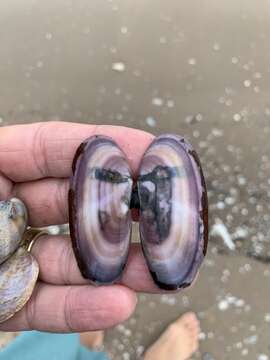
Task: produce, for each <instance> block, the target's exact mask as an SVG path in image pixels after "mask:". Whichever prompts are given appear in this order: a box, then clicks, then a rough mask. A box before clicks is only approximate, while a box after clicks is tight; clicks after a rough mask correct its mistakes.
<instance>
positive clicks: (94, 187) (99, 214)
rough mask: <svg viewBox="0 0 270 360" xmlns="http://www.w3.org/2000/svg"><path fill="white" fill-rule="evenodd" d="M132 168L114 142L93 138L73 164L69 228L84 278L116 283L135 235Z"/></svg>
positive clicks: (103, 138) (87, 142) (98, 137)
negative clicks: (133, 230)
mask: <svg viewBox="0 0 270 360" xmlns="http://www.w3.org/2000/svg"><path fill="white" fill-rule="evenodd" d="M131 192H132V180H131V175H130V168H129V165H128V163H127V160H126V158H125V155H124V154H123V152H122V151H121V150H120V149H119V147H118V146H117V145H116V143H115V142H114V141H113V140H112V139H110V138H108V137H105V136H93V137H91V138H89V139H88V140H86V141H85V142H84V143H82V144H81V146H80V147H79V149H78V150H77V153H76V155H75V158H74V162H73V176H72V177H71V184H70V191H69V216H70V232H71V238H72V243H73V248H74V251H75V255H76V259H77V262H78V265H79V268H80V270H81V273H82V275H83V276H84V277H85V278H88V279H90V280H92V281H93V282H95V283H100V284H105V283H112V282H113V281H115V280H116V279H117V278H118V277H119V276H120V274H121V272H122V270H123V267H124V266H125V263H126V260H127V255H128V248H129V243H130V235H131V223H132V222H131V214H130V210H129V204H130V198H131Z"/></svg>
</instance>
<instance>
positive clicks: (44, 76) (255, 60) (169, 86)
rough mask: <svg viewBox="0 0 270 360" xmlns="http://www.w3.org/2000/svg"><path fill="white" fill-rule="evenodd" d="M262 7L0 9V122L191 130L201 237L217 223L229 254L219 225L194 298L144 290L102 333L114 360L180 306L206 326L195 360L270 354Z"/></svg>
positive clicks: (30, 1) (34, 4) (266, 27)
mask: <svg viewBox="0 0 270 360" xmlns="http://www.w3.org/2000/svg"><path fill="white" fill-rule="evenodd" d="M269 6H270V3H269V1H267V0H262V1H260V2H259V3H258V2H255V1H253V0H245V1H244V0H237V1H233V0H227V1H223V2H216V1H213V0H206V1H204V2H201V1H198V0H197V1H195V0H191V1H181V2H179V1H176V0H172V1H170V2H168V1H166V2H165V1H161V0H155V1H154V0H152V1H147V2H144V1H142V0H138V1H136V2H134V1H131V0H126V1H115V0H112V1H105V0H104V1H103V0H99V1H98V0H94V1H91V2H88V1H86V0H82V1H80V2H75V1H70V0H69V1H64V0H58V1H52V0H49V1H46V2H38V1H35V0H25V1H24V2H21V1H19V0H11V1H9V2H1V3H0V26H1V32H0V44H1V46H0V59H1V60H0V83H1V86H0V122H1V124H2V125H7V124H12V123H22V122H33V121H47V120H67V121H77V122H91V123H99V124H101V123H105V124H118V125H125V126H131V127H136V128H140V129H145V130H148V131H151V132H153V133H155V134H160V133H163V132H176V133H180V134H182V135H185V136H187V137H188V138H189V139H190V141H191V142H192V143H193V145H194V147H195V148H196V149H197V151H198V153H199V155H200V157H201V159H202V163H203V167H204V169H205V175H206V180H207V185H208V189H209V201H210V230H213V229H215V230H216V229H217V228H216V227H215V224H216V223H222V224H223V225H224V226H223V225H222V226H223V230H224V229H226V230H227V231H228V233H229V239H230V240H231V241H232V242H233V248H234V250H230V247H231V248H232V246H230V244H231V243H229V244H228V242H227V245H226V244H225V243H224V231H223V232H222V231H221V232H220V233H219V235H215V236H214V235H213V236H211V237H210V247H209V251H208V256H207V259H206V261H205V264H204V267H203V269H202V272H201V276H200V277H199V279H198V281H197V283H196V285H195V286H194V287H193V288H192V289H191V290H187V291H184V292H182V293H180V294H177V295H176V294H173V295H170V296H169V295H162V296H156V295H144V294H142V295H140V301H139V305H138V307H137V310H136V313H135V314H134V316H133V317H132V318H131V319H130V320H129V321H128V322H127V323H125V324H123V325H121V326H118V327H117V328H116V329H113V330H111V331H109V332H108V333H107V338H106V348H107V350H108V351H109V352H110V353H111V354H112V358H113V359H124V360H128V359H136V358H137V357H138V354H139V353H140V352H141V351H143V349H144V348H145V347H146V346H147V345H149V344H150V343H151V341H152V340H153V339H155V338H156V337H157V336H158V334H159V333H160V332H161V331H162V329H163V328H164V327H165V326H166V325H167V324H168V323H169V322H170V321H171V320H172V319H174V318H176V317H177V316H178V315H179V314H181V313H183V312H185V311H186V310H189V309H192V310H194V311H196V312H197V314H198V316H199V317H200V319H201V322H202V331H203V332H202V334H201V349H200V353H199V354H197V355H196V356H194V359H195V358H196V359H203V360H213V359H218V360H225V359H229V360H238V359H241V358H242V357H243V358H244V359H250V360H254V359H256V360H257V359H258V360H267V359H268V358H270V355H269V353H270V350H269V334H270V307H269V301H268V298H269V295H270V267H269V264H268V263H269V259H270V236H269V229H270V227H269V220H270V216H269V197H270V182H269V180H268V179H269V174H270V169H269V167H270V165H269V154H270V142H269V135H270V97H269V95H270V94H269V89H270V65H269V64H270V61H269V60H270V49H269V38H270V23H269V16H270V15H269ZM212 232H213V231H212ZM214 233H216V234H217V230H216V231H214ZM136 353H137V355H136ZM263 355H265V356H263Z"/></svg>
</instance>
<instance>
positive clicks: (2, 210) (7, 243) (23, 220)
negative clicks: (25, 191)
mask: <svg viewBox="0 0 270 360" xmlns="http://www.w3.org/2000/svg"><path fill="white" fill-rule="evenodd" d="M26 226H27V210H26V207H25V205H24V204H23V202H22V201H20V200H19V199H15V198H13V199H11V200H8V201H0V264H1V263H2V262H3V261H5V260H6V259H7V258H8V257H9V256H11V255H12V254H13V253H14V251H15V250H16V249H17V248H18V246H19V245H20V242H21V239H22V235H23V233H24V231H25V229H26Z"/></svg>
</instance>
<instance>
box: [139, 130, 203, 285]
mask: <svg viewBox="0 0 270 360" xmlns="http://www.w3.org/2000/svg"><path fill="white" fill-rule="evenodd" d="M138 192H139V198H140V235H141V241H142V248H143V252H144V254H145V257H146V261H147V264H148V267H149V269H150V272H151V274H152V276H153V279H154V281H155V282H156V283H157V284H158V286H159V287H161V288H164V289H177V288H183V287H186V286H188V285H190V283H191V282H192V281H193V280H194V278H195V276H196V274H197V272H198V270H199V267H200V265H201V263H202V260H203V257H204V256H205V254H206V248H207V239H208V209H207V192H206V186H205V181H204V177H203V173H202V169H201V165H200V162H199V159H198V156H197V154H196V152H195V151H194V150H193V149H192V147H191V145H190V144H189V143H188V142H186V141H185V140H184V139H183V138H182V137H180V136H177V135H161V136H159V137H158V138H156V139H155V140H154V141H153V142H152V144H151V145H150V146H149V148H148V149H147V151H146V153H145V155H144V157H143V159H142V163H141V167H140V172H139V178H138Z"/></svg>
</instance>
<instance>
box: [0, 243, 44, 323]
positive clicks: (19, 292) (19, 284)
mask: <svg viewBox="0 0 270 360" xmlns="http://www.w3.org/2000/svg"><path fill="white" fill-rule="evenodd" d="M37 278H38V264H37V262H36V260H35V259H34V257H33V256H32V255H31V254H30V253H28V252H27V251H26V250H24V249H23V248H21V247H20V248H19V249H18V250H17V251H16V252H15V253H14V254H13V255H12V256H11V257H10V258H9V259H8V260H6V261H5V262H4V263H3V264H2V265H1V266H0V323H1V322H4V321H6V320H7V319H9V318H10V317H12V316H13V315H14V314H15V313H16V312H17V311H19V310H21V309H22V308H23V306H24V305H25V304H26V302H27V301H28V300H29V298H30V296H31V294H32V292H33V290H34V287H35V284H36V281H37Z"/></svg>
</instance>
